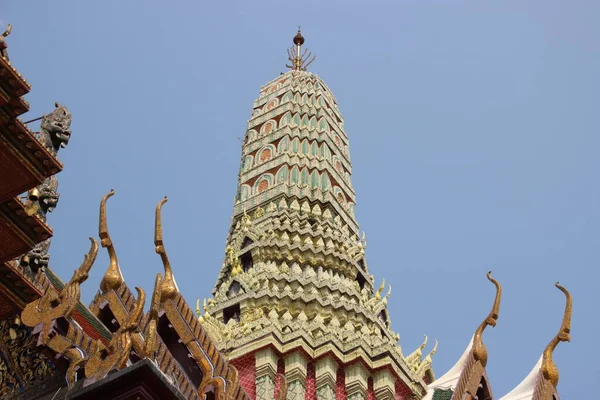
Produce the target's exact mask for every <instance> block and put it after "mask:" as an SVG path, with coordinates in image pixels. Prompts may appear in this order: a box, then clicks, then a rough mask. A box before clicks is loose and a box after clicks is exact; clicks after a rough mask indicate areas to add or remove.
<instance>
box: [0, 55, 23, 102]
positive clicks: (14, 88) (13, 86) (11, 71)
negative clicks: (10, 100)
mask: <svg viewBox="0 0 600 400" xmlns="http://www.w3.org/2000/svg"><path fill="white" fill-rule="evenodd" d="M0 77H2V82H6V83H7V85H4V86H3V89H4V91H6V92H7V93H8V94H9V95H10V96H11V97H20V96H23V95H25V94H27V93H29V91H30V90H31V85H30V84H29V83H28V82H27V81H26V80H25V78H23V77H22V76H21V74H20V73H19V71H17V70H16V69H15V67H13V66H12V64H11V63H10V61H8V60H7V59H6V58H4V57H1V56H0Z"/></svg>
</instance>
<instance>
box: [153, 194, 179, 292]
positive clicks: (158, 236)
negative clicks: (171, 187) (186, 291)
mask: <svg viewBox="0 0 600 400" xmlns="http://www.w3.org/2000/svg"><path fill="white" fill-rule="evenodd" d="M167 201H168V198H167V196H165V198H164V199H162V200H161V201H159V202H158V204H157V206H156V216H155V219H154V245H155V246H156V254H158V255H160V259H161V260H162V263H163V266H164V268H165V277H164V279H163V281H162V284H161V295H160V301H161V302H164V301H167V300H169V299H172V298H173V297H175V294H176V293H177V285H176V284H175V279H174V278H173V270H172V269H171V263H170V262H169V257H167V251H166V250H165V246H164V243H163V240H162V221H161V208H162V206H163V204H165V203H166V202H167Z"/></svg>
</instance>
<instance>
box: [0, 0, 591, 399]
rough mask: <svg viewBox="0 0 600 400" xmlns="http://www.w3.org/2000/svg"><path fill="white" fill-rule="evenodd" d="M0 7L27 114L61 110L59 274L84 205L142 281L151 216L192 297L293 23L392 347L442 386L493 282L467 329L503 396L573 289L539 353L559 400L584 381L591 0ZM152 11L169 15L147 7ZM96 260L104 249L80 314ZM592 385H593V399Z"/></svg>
mask: <svg viewBox="0 0 600 400" xmlns="http://www.w3.org/2000/svg"><path fill="white" fill-rule="evenodd" d="M366 3H367V2H356V1H308V0H307V1H302V2H296V3H294V4H291V3H290V2H282V1H264V2H261V1H253V2H250V1H237V2H234V1H227V2H205V1H177V2H164V1H143V2H142V1H97V2H83V1H60V2H58V1H54V2H37V1H23V0H20V1H17V0H13V1H7V0H3V1H2V2H1V3H0V20H2V22H1V23H0V28H3V27H4V26H5V25H6V23H8V22H10V23H12V24H13V33H12V35H11V36H10V37H9V39H8V42H9V52H10V56H11V61H12V62H13V64H14V65H15V66H16V67H17V68H18V69H19V70H20V71H21V72H22V73H23V75H24V76H25V77H26V78H27V79H28V80H29V82H30V83H31V84H32V85H33V91H32V93H31V94H29V95H28V96H27V99H28V100H29V101H30V103H31V112H30V113H29V114H28V115H26V116H25V118H34V117H37V116H39V115H41V114H42V113H44V112H49V111H51V110H52V108H53V103H54V101H55V100H58V101H60V102H61V103H63V104H65V105H67V106H68V107H69V108H70V110H71V111H72V113H73V126H72V128H73V137H72V140H71V143H70V145H69V147H68V148H67V149H64V150H63V151H61V153H60V158H61V160H62V161H63V162H64V164H65V169H64V171H63V172H62V173H61V174H60V175H59V180H60V194H61V198H60V203H59V207H58V208H57V210H56V211H55V213H54V214H52V215H51V216H50V218H49V222H50V223H51V225H52V226H53V228H54V230H55V237H54V239H53V244H52V251H51V253H52V260H51V265H52V267H53V268H54V269H55V270H56V271H58V273H59V274H60V275H61V276H62V277H63V278H64V279H68V278H69V277H70V276H71V271H72V270H73V269H74V268H76V267H77V266H78V265H79V263H80V262H81V260H82V257H83V254H84V253H85V252H86V251H87V248H88V241H87V240H88V239H87V237H88V236H97V229H98V227H97V224H98V204H99V201H100V198H101V196H102V195H103V194H104V193H106V192H107V191H109V190H110V189H111V188H114V189H115V191H116V195H115V196H114V197H113V198H112V199H111V200H110V201H109V205H108V212H109V227H110V231H111V234H112V236H113V240H114V243H115V246H116V249H117V252H118V255H119V260H120V263H121V267H122V269H123V273H124V275H125V278H126V281H127V283H128V284H129V285H130V286H131V287H133V286H135V285H138V286H142V287H144V288H145V289H146V290H148V291H150V290H151V288H152V286H153V282H154V275H155V273H156V272H158V271H160V270H161V268H162V266H161V263H160V259H159V257H158V256H157V255H156V254H155V253H154V246H153V243H152V241H153V237H152V234H153V231H152V230H153V218H154V216H153V211H154V207H155V205H156V203H157V202H158V201H159V200H160V199H161V198H162V197H163V196H164V195H168V196H169V199H170V200H169V203H167V204H166V205H165V208H164V211H163V224H164V229H165V244H166V248H167V250H168V252H169V256H170V258H171V259H172V264H173V266H174V269H175V274H176V278H177V281H178V283H179V287H180V289H181V291H182V293H183V294H184V295H185V296H186V298H187V299H188V301H189V302H190V303H193V302H195V299H196V298H197V297H201V298H202V297H207V296H208V295H209V293H210V291H211V289H212V286H213V284H214V282H215V280H216V277H217V273H218V271H219V268H220V266H221V262H222V258H223V255H224V242H225V238H226V232H227V229H228V225H229V222H230V218H231V213H232V206H233V197H234V194H235V189H236V179H237V172H238V166H239V161H240V142H239V140H238V138H239V137H243V135H244V132H245V127H246V121H247V119H248V118H249V116H250V111H251V107H252V101H253V100H254V98H255V97H256V96H257V94H258V89H259V87H260V86H261V85H262V84H264V83H266V82H267V81H269V80H271V79H272V78H274V77H276V76H277V75H278V74H279V73H280V72H282V71H284V64H285V62H286V56H285V50H286V47H288V46H289V45H290V44H291V38H292V37H293V35H294V34H295V32H296V27H297V25H299V24H301V25H302V27H303V32H304V34H305V37H306V45H307V47H309V48H310V49H311V50H312V51H313V53H314V54H316V55H317V56H318V58H317V61H316V62H315V63H314V64H313V65H312V66H311V70H312V71H314V72H316V73H317V74H319V75H320V76H321V77H322V78H323V79H324V80H325V81H326V82H327V84H328V85H329V87H330V88H331V89H332V90H333V92H334V94H335V95H336V97H337V99H338V102H339V104H340V108H341V111H342V113H343V115H344V116H345V120H346V121H345V122H346V124H345V126H346V128H347V132H348V136H349V137H350V143H351V147H350V150H351V157H352V162H353V167H354V170H353V176H352V180H353V183H354V187H355V189H356V192H357V200H358V204H357V217H358V221H359V224H360V226H361V229H363V230H365V231H366V233H367V238H368V246H369V247H368V249H367V257H368V258H367V260H368V264H369V267H370V270H371V272H372V273H374V274H375V276H376V280H377V282H380V280H381V278H386V280H387V281H388V282H390V283H391V284H392V286H393V287H394V291H393V294H392V298H391V301H390V313H391V317H392V325H393V328H394V329H395V330H396V331H397V332H399V333H400V335H401V339H400V343H401V345H402V347H403V349H404V352H405V353H406V354H408V353H410V352H411V351H412V350H413V349H414V348H415V347H416V346H417V345H418V344H419V343H420V341H421V340H422V334H423V333H427V334H428V335H430V337H432V338H437V339H438V340H439V341H440V347H439V351H438V354H437V355H436V356H435V361H434V366H435V370H436V374H437V376H441V375H442V374H443V373H444V372H445V371H446V370H447V369H448V368H449V367H451V366H452V365H453V364H454V362H455V361H456V360H457V359H458V357H459V356H460V354H461V353H462V351H463V349H464V347H465V346H466V344H467V342H468V340H469V338H470V337H471V335H472V333H473V331H474V329H475V327H476V326H477V325H478V324H479V323H480V322H481V320H482V319H483V318H484V317H485V316H486V314H487V313H488V311H489V308H490V305H491V302H492V299H493V286H492V285H491V284H489V283H488V282H487V280H486V279H485V271H487V270H488V269H492V270H493V273H494V276H495V277H496V278H497V279H498V280H499V281H500V282H501V283H502V284H503V286H504V297H503V302H502V308H501V313H500V319H499V323H498V326H497V327H496V328H494V329H489V330H488V331H486V333H485V342H486V343H487V345H488V348H489V353H490V360H489V364H488V372H489V375H490V376H491V380H492V389H493V391H494V393H495V395H496V396H497V397H500V396H501V395H503V394H505V393H506V392H507V391H509V390H510V389H511V388H512V387H513V386H515V385H517V384H518V383H519V382H520V381H521V379H522V378H524V377H525V375H526V374H527V373H528V372H529V370H530V369H531V368H532V367H533V365H534V364H535V362H536V360H537V358H538V357H539V355H540V354H541V351H542V350H543V348H544V347H545V346H546V344H547V342H548V341H549V340H550V339H551V338H552V337H553V335H555V333H556V331H557V330H558V328H559V326H560V323H561V318H562V313H563V306H564V299H563V295H562V294H561V293H560V292H559V291H558V290H557V289H555V288H554V286H553V283H554V282H555V281H557V280H558V281H560V282H561V283H562V284H564V285H565V286H566V287H567V288H568V289H570V290H571V291H572V293H573V296H574V314H573V327H572V337H573V341H572V343H567V344H561V345H560V346H559V347H558V349H557V351H556V352H555V360H556V362H557V365H558V366H559V369H560V371H561V381H560V384H559V388H560V391H561V393H562V396H563V398H565V399H575V398H582V397H583V396H584V393H585V390H586V389H590V390H591V388H592V382H596V380H597V378H598V375H599V373H600V370H599V367H598V357H599V353H598V344H597V343H598V340H597V336H598V327H599V325H598V304H599V302H598V299H597V297H596V298H595V299H596V300H594V298H593V297H592V296H594V294H593V293H596V295H595V296H597V290H598V289H597V282H598V278H599V273H598V265H599V258H600V257H599V238H600V205H599V204H600V187H599V184H598V171H599V170H600V159H599V157H598V151H599V149H600V139H599V135H598V131H599V129H598V128H599V120H598V104H599V98H598V97H599V93H600V81H599V79H598V73H599V72H598V71H600V41H599V40H598V38H599V37H600V24H599V23H598V21H599V19H600V2H598V1H595V0H588V1H585V0H574V1H569V2H565V1H559V0H530V1H522V0H505V1H461V0H455V1H448V0H446V1H442V0H438V1H433V0H410V1H407V0H402V1H393V2H392V1H390V2H382V1H371V2H369V3H370V4H369V5H368V6H367V5H366ZM167 4H170V6H166V5H167ZM107 265H108V257H107V255H106V253H105V252H104V251H103V252H101V255H100V256H99V257H98V260H97V262H96V265H95V266H94V268H93V269H92V273H91V276H90V279H89V280H88V282H86V283H85V285H84V293H85V294H84V298H83V300H84V301H85V302H89V300H91V298H92V296H93V293H94V292H95V290H96V289H97V288H98V285H99V282H100V279H101V276H102V274H103V273H104V271H105V269H106V267H107ZM594 392H595V390H594Z"/></svg>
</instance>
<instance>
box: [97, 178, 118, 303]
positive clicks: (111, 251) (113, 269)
mask: <svg viewBox="0 0 600 400" xmlns="http://www.w3.org/2000/svg"><path fill="white" fill-rule="evenodd" d="M114 194H115V191H114V190H113V189H111V190H110V192H108V193H107V194H105V195H104V197H102V200H101V201H100V224H99V225H100V226H99V229H98V235H99V236H100V244H101V245H102V247H104V248H106V249H107V250H108V256H109V258H110V264H109V266H108V269H107V270H106V273H105V274H104V276H103V277H102V281H101V282H100V289H101V290H102V292H103V293H106V292H108V291H109V290H116V289H118V288H119V286H121V284H122V283H123V274H121V269H120V268H119V260H117V253H116V252H115V247H114V246H113V243H112V240H111V238H110V234H109V233H108V225H107V223H106V200H108V199H109V198H110V197H112V196H113V195H114Z"/></svg>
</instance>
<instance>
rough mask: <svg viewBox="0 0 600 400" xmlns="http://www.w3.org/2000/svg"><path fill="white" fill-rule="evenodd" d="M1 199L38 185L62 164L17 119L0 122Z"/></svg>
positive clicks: (58, 169)
mask: <svg viewBox="0 0 600 400" xmlns="http://www.w3.org/2000/svg"><path fill="white" fill-rule="evenodd" d="M0 170H1V171H2V172H3V173H2V177H3V182H2V185H1V186H0V202H3V201H5V200H8V199H10V198H12V197H15V196H17V195H19V194H21V193H24V192H26V191H27V190H29V189H31V188H33V187H35V186H37V185H39V184H41V183H42V182H43V181H44V180H45V179H46V178H48V177H50V176H52V175H54V174H56V173H58V172H60V171H61V170H62V164H61V163H60V162H59V161H58V159H57V158H56V157H55V156H53V155H52V154H51V153H50V152H49V151H48V149H46V148H45V147H44V146H43V145H42V144H41V143H40V142H39V140H38V139H37V138H36V137H35V135H34V133H33V132H31V131H30V130H29V129H28V128H27V127H26V126H25V125H24V124H23V122H21V121H20V120H19V119H12V120H10V121H8V122H6V123H3V124H0Z"/></svg>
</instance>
